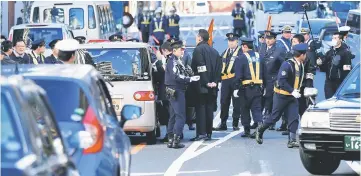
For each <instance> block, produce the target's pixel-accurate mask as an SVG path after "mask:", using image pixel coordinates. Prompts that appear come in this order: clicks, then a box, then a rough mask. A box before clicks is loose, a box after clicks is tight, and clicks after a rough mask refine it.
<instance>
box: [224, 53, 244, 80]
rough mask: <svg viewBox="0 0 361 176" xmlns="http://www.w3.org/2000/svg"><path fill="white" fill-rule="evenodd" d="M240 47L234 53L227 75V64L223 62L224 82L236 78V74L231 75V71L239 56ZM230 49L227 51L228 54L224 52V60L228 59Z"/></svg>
mask: <svg viewBox="0 0 361 176" xmlns="http://www.w3.org/2000/svg"><path fill="white" fill-rule="evenodd" d="M239 49H240V47H237V49H236V51H234V53H233V55H232V57H231V60H230V62H229V64H228V68H227V72H226V73H225V72H224V71H225V69H226V63H224V62H223V66H222V74H224V75H223V76H222V77H221V78H222V80H225V79H230V78H233V77H234V76H235V74H234V73H231V70H232V67H233V64H234V61H235V57H237V55H238V51H239ZM229 50H230V49H229V48H228V49H227V50H226V52H224V54H223V59H226V58H227V53H228V51H229Z"/></svg>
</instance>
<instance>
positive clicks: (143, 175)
mask: <svg viewBox="0 0 361 176" xmlns="http://www.w3.org/2000/svg"><path fill="white" fill-rule="evenodd" d="M210 172H219V170H204V171H180V172H178V174H195V173H210ZM164 174H165V173H164V172H153V173H132V174H130V175H131V176H153V175H164ZM174 175H175V174H174Z"/></svg>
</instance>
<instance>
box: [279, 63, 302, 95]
mask: <svg viewBox="0 0 361 176" xmlns="http://www.w3.org/2000/svg"><path fill="white" fill-rule="evenodd" d="M295 62H296V61H295V59H289V60H287V61H285V62H283V63H282V66H281V68H280V70H279V72H278V75H277V83H276V86H275V87H277V88H278V89H280V90H284V91H287V92H288V93H290V94H291V93H292V92H293V90H294V89H298V90H299V89H300V85H301V82H299V83H298V85H297V86H296V87H294V86H295V85H294V83H295V77H296V75H295V73H296V68H295V67H296V66H297V67H298V69H299V74H300V77H299V80H302V77H303V75H304V73H303V72H302V70H304V68H302V67H304V66H303V65H302V64H300V65H297V64H296V63H295ZM290 96H292V95H290Z"/></svg>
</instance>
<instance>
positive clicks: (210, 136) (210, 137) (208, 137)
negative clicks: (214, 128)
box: [204, 134, 212, 141]
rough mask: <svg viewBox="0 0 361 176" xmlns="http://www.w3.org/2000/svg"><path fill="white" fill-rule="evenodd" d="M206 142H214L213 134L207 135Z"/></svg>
mask: <svg viewBox="0 0 361 176" xmlns="http://www.w3.org/2000/svg"><path fill="white" fill-rule="evenodd" d="M204 140H205V141H210V140H212V135H211V134H207V136H206V138H205V139H204Z"/></svg>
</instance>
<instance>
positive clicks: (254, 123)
mask: <svg viewBox="0 0 361 176" xmlns="http://www.w3.org/2000/svg"><path fill="white" fill-rule="evenodd" d="M257 127H258V124H257V123H256V122H253V124H252V125H251V126H250V129H256V128H257Z"/></svg>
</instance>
